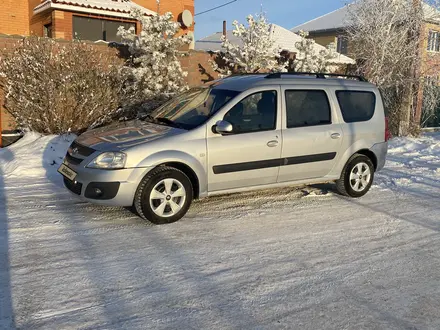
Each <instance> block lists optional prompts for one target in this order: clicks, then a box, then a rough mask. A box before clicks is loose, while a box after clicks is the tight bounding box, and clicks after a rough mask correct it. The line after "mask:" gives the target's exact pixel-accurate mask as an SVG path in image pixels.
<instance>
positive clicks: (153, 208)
mask: <svg viewBox="0 0 440 330" xmlns="http://www.w3.org/2000/svg"><path fill="white" fill-rule="evenodd" d="M192 200H193V187H192V184H191V181H190V180H189V178H188V177H187V176H186V175H185V173H183V172H182V171H180V170H178V169H175V168H173V167H167V166H161V167H158V168H157V169H155V170H153V171H152V172H151V173H149V174H148V175H147V176H145V178H144V179H143V180H142V182H141V183H140V184H139V187H138V189H137V191H136V195H135V198H134V207H135V209H136V211H137V213H138V214H139V215H140V216H141V217H142V218H144V219H146V220H149V221H151V222H152V223H154V224H158V225H161V224H167V223H173V222H176V221H178V220H180V219H181V218H182V217H183V216H184V215H185V214H186V212H187V211H188V209H189V207H190V206H191V203H192Z"/></svg>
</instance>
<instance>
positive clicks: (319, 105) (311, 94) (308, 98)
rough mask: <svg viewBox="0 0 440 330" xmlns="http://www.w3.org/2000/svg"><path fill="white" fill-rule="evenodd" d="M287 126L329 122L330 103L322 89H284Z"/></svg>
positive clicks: (295, 126)
mask: <svg viewBox="0 0 440 330" xmlns="http://www.w3.org/2000/svg"><path fill="white" fill-rule="evenodd" d="M286 113H287V128H297V127H307V126H317V125H328V124H331V123H332V121H331V110H330V103H329V101H328V97H327V94H326V92H324V91H322V90H288V91H286Z"/></svg>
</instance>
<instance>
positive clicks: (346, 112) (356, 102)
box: [336, 91, 376, 123]
mask: <svg viewBox="0 0 440 330" xmlns="http://www.w3.org/2000/svg"><path fill="white" fill-rule="evenodd" d="M336 96H337V98H338V102H339V107H340V108H341V112H342V117H343V118H344V121H345V122H346V123H355V122H363V121H369V120H370V119H371V118H373V115H374V110H375V108H376V95H375V94H374V93H372V92H360V91H339V92H336Z"/></svg>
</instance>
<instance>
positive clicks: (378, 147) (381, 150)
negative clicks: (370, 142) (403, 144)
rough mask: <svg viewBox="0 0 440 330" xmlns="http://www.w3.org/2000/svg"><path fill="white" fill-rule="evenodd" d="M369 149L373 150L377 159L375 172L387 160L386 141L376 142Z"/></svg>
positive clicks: (381, 167) (380, 168) (382, 166)
mask: <svg viewBox="0 0 440 330" xmlns="http://www.w3.org/2000/svg"><path fill="white" fill-rule="evenodd" d="M371 151H372V152H374V154H375V155H376V159H377V168H376V172H378V171H380V170H382V169H383V168H384V167H385V162H386V160H387V154H388V142H383V143H377V144H375V145H374V146H373V147H372V148H371Z"/></svg>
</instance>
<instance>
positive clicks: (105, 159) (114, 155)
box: [87, 152, 127, 170]
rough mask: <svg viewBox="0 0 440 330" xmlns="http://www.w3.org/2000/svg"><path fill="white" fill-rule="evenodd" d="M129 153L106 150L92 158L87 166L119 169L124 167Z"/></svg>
mask: <svg viewBox="0 0 440 330" xmlns="http://www.w3.org/2000/svg"><path fill="white" fill-rule="evenodd" d="M126 159H127V155H126V154H124V153H123V152H104V153H102V154H100V155H99V156H98V157H96V158H95V159H94V160H92V161H91V162H90V163H89V165H87V167H90V168H102V169H109V170H117V169H121V168H124V166H125V160H126Z"/></svg>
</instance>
